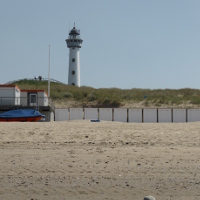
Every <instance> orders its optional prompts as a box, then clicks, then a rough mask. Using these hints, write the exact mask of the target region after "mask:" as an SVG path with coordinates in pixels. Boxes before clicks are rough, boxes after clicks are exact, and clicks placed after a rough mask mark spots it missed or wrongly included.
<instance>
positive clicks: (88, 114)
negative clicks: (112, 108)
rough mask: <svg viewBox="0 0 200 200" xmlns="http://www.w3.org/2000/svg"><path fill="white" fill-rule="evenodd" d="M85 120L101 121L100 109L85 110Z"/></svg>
mask: <svg viewBox="0 0 200 200" xmlns="http://www.w3.org/2000/svg"><path fill="white" fill-rule="evenodd" d="M84 119H99V117H98V108H85V109H84Z"/></svg>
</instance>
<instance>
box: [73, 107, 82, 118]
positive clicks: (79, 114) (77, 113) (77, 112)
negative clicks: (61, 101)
mask: <svg viewBox="0 0 200 200" xmlns="http://www.w3.org/2000/svg"><path fill="white" fill-rule="evenodd" d="M82 119H83V108H70V120H82Z"/></svg>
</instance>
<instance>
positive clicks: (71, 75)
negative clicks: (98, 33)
mask: <svg viewBox="0 0 200 200" xmlns="http://www.w3.org/2000/svg"><path fill="white" fill-rule="evenodd" d="M65 41H66V43H67V47H68V48H69V72H68V85H75V86H78V87H80V60H79V48H81V45H82V42H83V40H82V39H81V37H80V30H77V29H76V28H75V24H74V27H73V29H72V30H71V31H70V32H69V37H68V39H66V40H65Z"/></svg>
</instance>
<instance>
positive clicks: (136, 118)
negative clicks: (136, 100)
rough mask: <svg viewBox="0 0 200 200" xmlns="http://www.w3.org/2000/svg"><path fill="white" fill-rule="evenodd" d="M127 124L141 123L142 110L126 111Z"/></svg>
mask: <svg viewBox="0 0 200 200" xmlns="http://www.w3.org/2000/svg"><path fill="white" fill-rule="evenodd" d="M128 122H137V123H141V122H142V109H141V108H138V109H133V108H129V109H128Z"/></svg>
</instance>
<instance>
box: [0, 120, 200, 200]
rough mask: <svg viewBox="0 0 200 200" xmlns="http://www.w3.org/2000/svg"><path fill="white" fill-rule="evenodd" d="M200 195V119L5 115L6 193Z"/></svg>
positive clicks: (0, 185) (136, 199)
mask: <svg viewBox="0 0 200 200" xmlns="http://www.w3.org/2000/svg"><path fill="white" fill-rule="evenodd" d="M146 195H152V196H154V197H155V198H156V200H158V199H162V200H165V199H166V200H169V199H175V200H176V199H178V200H179V199H181V200H186V199H187V200H188V199H200V123H199V122H197V123H184V124H183V123H176V124H175V123H174V124H173V123H170V124H164V123H163V124H162V123H160V124H147V123H146V124H135V123H121V122H100V123H95V122H93V123H92V122H90V121H70V122H49V123H41V122H38V123H28V122H26V123H22V122H21V123H15V122H13V123H0V199H1V200H3V199H6V200H12V199H22V200H24V199H28V200H31V199H32V200H36V199H38V200H43V199H45V200H46V199H59V200H62V199H70V200H73V199H89V200H96V199H97V200H102V199H108V200H111V199H113V200H124V199H130V200H143V198H144V196H146Z"/></svg>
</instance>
